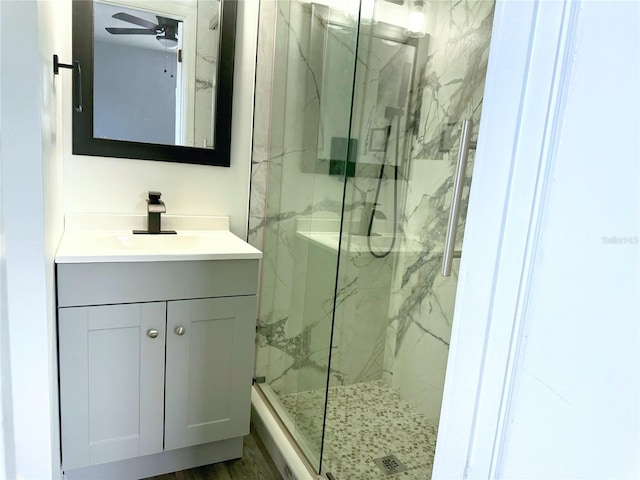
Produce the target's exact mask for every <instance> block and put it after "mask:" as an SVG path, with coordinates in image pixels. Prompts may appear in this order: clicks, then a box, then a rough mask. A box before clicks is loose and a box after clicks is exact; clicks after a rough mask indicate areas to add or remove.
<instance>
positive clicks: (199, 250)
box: [56, 215, 262, 263]
mask: <svg viewBox="0 0 640 480" xmlns="http://www.w3.org/2000/svg"><path fill="white" fill-rule="evenodd" d="M162 220H163V224H162V229H163V230H175V231H176V232H177V234H175V235H171V234H162V235H134V234H133V233H132V230H133V229H144V224H145V223H146V215H72V216H68V217H67V218H65V232H64V234H63V236H62V240H61V242H60V246H59V247H58V251H57V254H56V263H104V262H167V261H169V262H172V261H173V262H175V261H191V260H249V259H259V258H262V252H260V250H258V249H256V248H254V247H252V246H251V245H249V244H248V243H247V242H245V241H244V240H241V239H240V238H238V237H237V236H235V235H234V234H233V233H231V232H230V231H229V230H228V225H229V220H228V218H227V217H205V216H202V217H194V216H176V215H174V216H170V215H166V216H163V218H162Z"/></svg>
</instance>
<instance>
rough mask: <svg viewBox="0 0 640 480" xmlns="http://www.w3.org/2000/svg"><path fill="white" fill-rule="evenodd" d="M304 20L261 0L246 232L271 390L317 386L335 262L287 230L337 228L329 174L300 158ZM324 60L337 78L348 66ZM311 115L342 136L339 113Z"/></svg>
mask: <svg viewBox="0 0 640 480" xmlns="http://www.w3.org/2000/svg"><path fill="white" fill-rule="evenodd" d="M314 21H318V22H319V21H320V20H319V19H314ZM311 26H312V16H311V9H310V6H309V4H308V3H304V2H298V1H291V2H288V1H286V2H284V1H280V2H273V1H263V2H261V11H260V26H259V39H258V44H259V45H258V59H257V61H258V70H257V71H258V77H257V84H256V111H255V115H256V117H255V119H254V130H255V131H254V152H253V168H252V181H251V200H250V202H251V211H250V216H249V221H250V223H249V241H250V243H252V244H254V245H256V246H257V247H258V248H261V249H263V251H264V252H265V256H264V260H263V271H262V284H261V300H260V313H259V318H260V321H259V328H258V342H259V347H258V351H257V358H256V371H257V374H258V375H261V376H265V377H266V378H267V382H268V383H269V385H270V386H271V387H272V388H273V389H274V391H276V393H278V394H288V393H292V392H297V391H305V390H313V389H317V388H323V387H324V386H325V385H326V369H327V365H328V357H329V336H330V333H331V319H332V310H333V285H334V283H335V275H336V269H337V259H336V258H335V256H336V255H337V252H334V253H333V254H331V253H329V256H330V257H331V258H328V259H327V258H325V257H326V255H327V252H320V251H317V249H314V248H313V247H312V246H310V244H309V242H307V241H306V240H304V239H303V238H302V237H301V236H299V235H297V231H298V230H300V229H306V230H313V229H316V228H328V229H333V230H336V231H337V230H338V226H339V219H340V213H341V206H342V196H343V185H342V181H341V178H340V177H339V176H330V175H326V174H315V173H313V172H309V171H303V167H302V166H303V164H304V162H305V159H307V158H308V151H309V138H308V132H306V131H305V127H306V126H305V119H306V118H317V117H318V112H319V111H320V109H321V98H320V89H321V88H322V85H320V84H318V82H319V81H320V80H321V79H322V77H321V75H320V72H316V71H314V70H313V69H312V66H317V65H319V66H323V58H322V57H320V58H314V57H313V55H314V52H313V50H312V49H310V35H311ZM321 53H322V52H316V54H321ZM332 68H335V69H337V71H340V72H342V75H343V78H342V79H340V80H341V81H345V80H349V78H348V71H349V68H351V69H353V66H352V65H348V64H347V65H332ZM345 72H346V74H345ZM334 93H337V94H342V95H344V96H345V98H342V99H339V100H334V101H337V102H338V103H339V104H340V105H344V104H347V106H348V105H349V103H350V102H349V95H350V89H344V90H340V91H338V92H334ZM347 108H348V107H347ZM324 110H325V111H326V108H325V109H324ZM320 124H321V128H320V131H322V130H323V129H329V128H330V129H332V130H333V132H335V134H340V135H341V136H343V137H347V136H348V116H347V117H346V118H344V117H342V119H340V118H338V119H337V120H336V119H334V118H331V117H325V118H321V119H320ZM318 143H319V144H322V137H320V138H319V140H318ZM314 149H315V146H314ZM304 221H307V223H306V224H305V223H304ZM309 221H311V222H313V226H311V223H309ZM323 221H324V223H322V222H323ZM318 222H319V223H318ZM317 225H324V226H323V227H318V226H317ZM311 294H313V295H312V297H311V298H310V295H311ZM312 307H313V308H312Z"/></svg>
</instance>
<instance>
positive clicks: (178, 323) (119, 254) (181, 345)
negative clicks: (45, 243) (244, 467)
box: [56, 216, 261, 479]
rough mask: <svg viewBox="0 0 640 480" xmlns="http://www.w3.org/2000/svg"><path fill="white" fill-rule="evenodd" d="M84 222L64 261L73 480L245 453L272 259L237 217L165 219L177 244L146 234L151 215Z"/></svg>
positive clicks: (64, 406) (62, 341) (62, 349)
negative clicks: (259, 296) (262, 269)
mask: <svg viewBox="0 0 640 480" xmlns="http://www.w3.org/2000/svg"><path fill="white" fill-rule="evenodd" d="M80 217H82V216H80ZM80 217H78V218H68V219H67V221H66V227H65V235H64V237H63V240H62V242H61V245H60V248H59V250H58V254H57V256H56V273H57V289H58V339H59V372H60V416H61V440H62V465H63V470H64V472H65V475H66V476H67V477H68V478H71V479H72V478H83V479H86V478H143V477H148V476H152V475H158V474H161V473H166V472H171V471H178V470H182V469H186V468H192V467H195V466H199V465H204V464H209V463H214V462H219V461H223V460H228V459H232V458H238V457H240V456H242V437H243V436H244V435H246V434H248V433H249V415H250V390H251V381H252V376H253V375H252V374H253V355H254V340H255V319H256V292H257V282H258V264H259V259H260V257H261V253H260V252H259V251H258V250H256V249H255V248H253V247H251V246H250V245H248V244H247V243H246V242H244V241H242V240H240V239H239V238H237V237H235V236H234V235H233V234H231V233H230V232H229V231H228V220H227V219H225V218H214V217H208V218H206V219H203V218H197V217H170V216H167V217H164V222H165V225H167V227H168V228H172V229H175V230H176V231H177V232H178V233H177V235H142V236H139V235H133V234H131V231H130V230H131V229H135V228H138V227H139V226H141V225H140V223H141V222H143V221H144V217H143V216H140V218H138V217H136V216H126V217H123V216H120V217H117V218H116V217H113V216H105V217H104V218H102V219H100V218H98V219H96V217H85V218H80ZM107 225H109V226H108V227H107ZM124 225H127V226H128V228H126V229H125V228H124Z"/></svg>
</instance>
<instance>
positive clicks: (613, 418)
mask: <svg viewBox="0 0 640 480" xmlns="http://www.w3.org/2000/svg"><path fill="white" fill-rule="evenodd" d="M577 15H578V18H577V21H576V31H575V34H574V37H573V41H575V46H574V48H573V52H572V53H573V55H574V58H573V65H572V68H571V71H570V72H568V73H567V75H568V78H567V79H566V80H565V84H564V85H562V86H561V88H563V90H564V91H561V92H560V94H561V95H564V97H565V98H564V108H563V110H564V111H562V112H561V113H560V115H561V118H559V119H558V120H559V121H558V132H557V141H556V142H555V146H554V147H553V148H554V152H553V153H552V158H551V161H550V167H551V171H550V174H549V177H548V178H547V180H546V181H547V182H548V183H547V189H546V191H545V192H544V196H545V199H544V200H543V202H544V203H543V207H542V211H541V218H540V220H541V221H540V230H539V238H538V239H537V245H536V246H535V250H534V254H533V258H534V260H533V262H534V263H533V266H532V276H531V278H530V288H529V298H528V301H527V303H526V307H525V308H526V312H525V314H524V323H523V327H522V333H521V335H522V337H521V347H520V355H519V358H518V359H517V363H516V366H515V373H514V378H513V390H512V397H511V399H510V406H509V410H508V417H507V423H506V426H505V433H504V440H503V443H502V445H503V449H502V452H501V456H500V457H501V458H499V460H498V465H497V470H496V473H497V477H499V478H519V479H524V478H545V479H551V478H555V479H567V478H571V479H575V478H606V479H622V478H625V479H635V478H639V477H640V465H639V452H640V439H639V434H640V407H639V406H640V395H639V381H640V362H639V361H638V358H639V354H640V349H639V343H640V326H639V323H638V319H639V308H638V292H639V291H640V282H639V274H638V267H639V265H640V263H639V262H640V255H639V249H640V244H639V239H638V234H639V232H638V219H639V218H640V195H639V188H638V187H639V185H638V182H639V180H640V165H639V163H638V160H639V158H640V148H639V140H638V137H639V132H640V121H639V116H640V113H639V112H640V96H639V92H640V87H639V85H640V68H639V62H638V59H639V58H640V35H639V33H638V19H640V6H639V4H638V3H637V2H626V3H625V2H615V1H614V2H593V1H586V2H583V4H582V8H581V10H580V11H579V12H578V13H577ZM616 238H617V239H619V241H620V242H621V243H617V242H616V240H615V239H616Z"/></svg>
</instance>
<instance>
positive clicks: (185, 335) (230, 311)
mask: <svg viewBox="0 0 640 480" xmlns="http://www.w3.org/2000/svg"><path fill="white" fill-rule="evenodd" d="M255 318H256V297H255V296H243V297H225V298H215V299H204V300H185V301H175V302H168V306H167V362H166V393H165V450H171V449H175V448H182V447H189V446H192V445H198V444H202V443H208V442H215V441H217V440H223V439H227V438H233V437H238V436H243V435H247V434H248V433H249V415H250V409H251V378H252V372H253V354H254V339H255V324H256V321H255Z"/></svg>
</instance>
